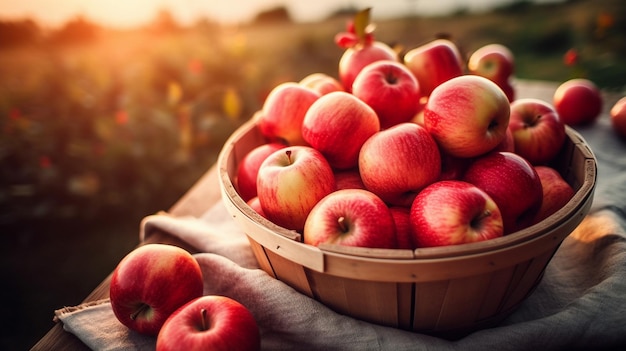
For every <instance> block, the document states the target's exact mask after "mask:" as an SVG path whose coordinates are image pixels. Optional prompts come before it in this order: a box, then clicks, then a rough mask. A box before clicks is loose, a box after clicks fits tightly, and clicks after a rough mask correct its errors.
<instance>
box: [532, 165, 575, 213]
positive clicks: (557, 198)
mask: <svg viewBox="0 0 626 351" xmlns="http://www.w3.org/2000/svg"><path fill="white" fill-rule="evenodd" d="M535 171H537V174H538V175H539V179H540V180H541V186H542V188H543V201H542V202H541V208H540V209H539V212H538V213H537V215H536V216H535V221H534V223H538V222H540V221H542V220H544V219H546V218H548V217H549V216H551V215H552V214H554V213H555V212H556V211H558V210H560V209H561V208H563V206H565V205H566V204H567V203H568V202H569V200H570V199H571V198H572V197H573V196H574V193H575V191H574V188H572V186H571V185H569V183H567V182H566V181H565V179H563V177H562V176H561V174H560V173H559V172H558V171H557V170H556V169H554V168H552V167H549V166H535Z"/></svg>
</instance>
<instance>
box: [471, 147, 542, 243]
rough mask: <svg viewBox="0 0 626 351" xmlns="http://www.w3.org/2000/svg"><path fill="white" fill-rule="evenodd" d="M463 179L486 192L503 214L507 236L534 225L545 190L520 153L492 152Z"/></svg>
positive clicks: (478, 159) (474, 164)
mask: <svg viewBox="0 0 626 351" xmlns="http://www.w3.org/2000/svg"><path fill="white" fill-rule="evenodd" d="M462 180H464V181H466V182H469V183H472V184H474V185H476V186H477V187H478V188H480V189H482V190H483V191H485V192H486V193H487V194H488V195H489V196H490V197H491V198H492V199H493V200H494V201H495V203H496V205H498V208H499V209H500V213H501V214H502V221H503V224H504V234H505V235H506V234H510V233H513V232H515V231H518V230H520V229H523V228H526V227H528V226H530V225H531V224H533V222H534V219H535V216H536V214H537V212H538V211H539V209H540V208H541V202H542V199H543V189H542V185H541V180H540V179H539V175H538V174H537V171H535V168H534V167H533V166H532V165H531V164H530V162H528V160H526V159H524V158H523V157H521V156H520V155H518V154H515V153H512V152H491V153H489V154H487V155H484V156H481V157H479V158H477V159H476V160H474V161H473V162H472V164H471V165H469V167H468V168H467V170H466V171H465V174H464V175H463V178H462Z"/></svg>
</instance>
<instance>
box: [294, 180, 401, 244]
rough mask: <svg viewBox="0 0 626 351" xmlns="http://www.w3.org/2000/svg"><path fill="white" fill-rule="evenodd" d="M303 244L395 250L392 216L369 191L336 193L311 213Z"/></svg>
mask: <svg viewBox="0 0 626 351" xmlns="http://www.w3.org/2000/svg"><path fill="white" fill-rule="evenodd" d="M304 243H305V244H309V245H313V246H318V245H320V244H322V243H325V244H338V245H346V246H358V247H370V248H388V249H392V248H394V247H395V246H396V242H395V227H394V221H393V217H392V216H391V212H390V211H389V208H388V207H387V205H386V204H385V203H384V202H383V200H381V199H380V198H379V197H378V196H376V195H375V194H374V193H372V192H370V191H367V190H363V189H343V190H337V191H335V192H333V193H331V194H329V195H328V196H326V197H325V198H323V199H322V200H320V202H319V203H318V204H317V205H316V206H315V207H314V208H313V209H312V210H311V213H310V214H309V217H308V218H307V220H306V224H305V226H304Z"/></svg>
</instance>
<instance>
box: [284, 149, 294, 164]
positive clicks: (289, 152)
mask: <svg viewBox="0 0 626 351" xmlns="http://www.w3.org/2000/svg"><path fill="white" fill-rule="evenodd" d="M285 154H286V155H287V160H288V161H289V163H290V164H291V163H292V162H291V150H287V151H285Z"/></svg>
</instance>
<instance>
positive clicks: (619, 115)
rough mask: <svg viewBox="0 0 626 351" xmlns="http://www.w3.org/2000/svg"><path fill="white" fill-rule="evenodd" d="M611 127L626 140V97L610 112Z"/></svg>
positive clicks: (618, 101)
mask: <svg viewBox="0 0 626 351" xmlns="http://www.w3.org/2000/svg"><path fill="white" fill-rule="evenodd" d="M610 116H611V126H612V127H613V130H615V132H617V134H618V135H620V136H621V137H623V138H626V97H623V98H621V99H619V100H617V102H616V103H615V105H613V107H612V108H611V111H610Z"/></svg>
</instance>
